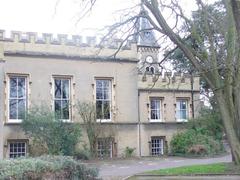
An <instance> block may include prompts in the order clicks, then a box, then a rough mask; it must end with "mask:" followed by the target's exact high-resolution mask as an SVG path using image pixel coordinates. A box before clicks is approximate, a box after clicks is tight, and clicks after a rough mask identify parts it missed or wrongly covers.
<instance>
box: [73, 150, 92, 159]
mask: <svg viewBox="0 0 240 180" xmlns="http://www.w3.org/2000/svg"><path fill="white" fill-rule="evenodd" d="M74 158H75V159H77V160H89V159H90V158H91V153H90V151H87V150H78V151H76V152H75V153H74Z"/></svg>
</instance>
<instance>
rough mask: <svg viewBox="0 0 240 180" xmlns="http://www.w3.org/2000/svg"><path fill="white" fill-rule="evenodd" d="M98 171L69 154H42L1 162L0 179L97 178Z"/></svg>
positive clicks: (71, 179)
mask: <svg viewBox="0 0 240 180" xmlns="http://www.w3.org/2000/svg"><path fill="white" fill-rule="evenodd" d="M97 175H98V171H97V170H96V169H89V168H87V167H85V166H84V165H83V164H81V163H80V162H78V161H75V160H73V159H72V158H71V157H67V156H41V157H38V158H19V159H11V160H3V161H1V162H0V179H12V180H17V179H19V180H20V179H29V180H31V179H70V180H74V179H82V180H84V179H96V177H97Z"/></svg>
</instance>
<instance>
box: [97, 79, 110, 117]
mask: <svg viewBox="0 0 240 180" xmlns="http://www.w3.org/2000/svg"><path fill="white" fill-rule="evenodd" d="M111 87H112V85H111V80H108V79H97V80H96V113H97V120H100V121H111V99H112V98H111Z"/></svg>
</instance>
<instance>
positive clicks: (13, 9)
mask: <svg viewBox="0 0 240 180" xmlns="http://www.w3.org/2000/svg"><path fill="white" fill-rule="evenodd" d="M183 1H184V2H183V4H184V6H183V7H184V9H189V10H192V7H193V5H192V4H193V1H191V0H183ZM56 2H57V0H0V4H1V6H0V29H4V30H7V31H11V30H18V31H24V32H40V33H42V32H43V33H54V34H57V33H58V34H59V33H64V34H79V35H95V32H96V29H100V28H102V27H103V26H105V25H110V24H111V23H112V22H114V20H115V21H116V18H117V15H116V14H115V13H114V12H116V11H117V10H119V9H124V8H127V7H131V6H133V5H134V4H136V3H138V2H139V0H97V4H96V5H95V6H94V8H93V10H92V12H91V14H90V15H89V16H87V17H85V18H84V19H82V20H81V21H80V22H79V23H78V25H77V26H76V25H75V24H76V19H77V16H78V13H79V10H80V7H79V2H81V0H60V1H59V4H58V6H57V9H56V13H54V12H55V4H56ZM8 35H9V34H8Z"/></svg>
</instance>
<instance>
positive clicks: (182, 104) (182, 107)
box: [180, 101, 187, 109]
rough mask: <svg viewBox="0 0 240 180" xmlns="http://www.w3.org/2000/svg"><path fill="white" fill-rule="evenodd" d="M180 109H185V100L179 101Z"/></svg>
mask: <svg viewBox="0 0 240 180" xmlns="http://www.w3.org/2000/svg"><path fill="white" fill-rule="evenodd" d="M180 109H187V103H186V101H181V103H180Z"/></svg>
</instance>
